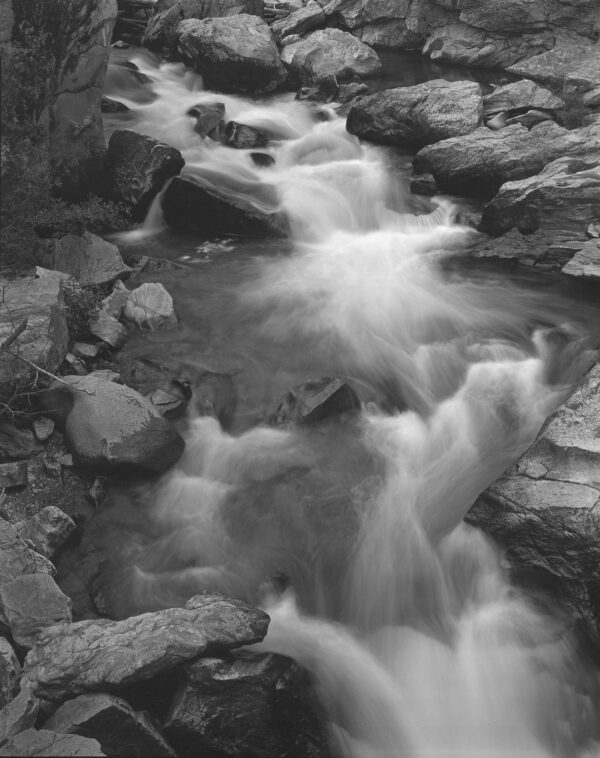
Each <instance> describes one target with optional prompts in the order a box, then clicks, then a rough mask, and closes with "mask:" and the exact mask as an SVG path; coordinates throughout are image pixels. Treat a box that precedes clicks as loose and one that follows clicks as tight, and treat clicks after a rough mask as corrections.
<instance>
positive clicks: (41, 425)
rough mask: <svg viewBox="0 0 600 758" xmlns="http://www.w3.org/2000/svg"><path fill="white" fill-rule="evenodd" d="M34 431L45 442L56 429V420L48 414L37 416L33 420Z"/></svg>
mask: <svg viewBox="0 0 600 758" xmlns="http://www.w3.org/2000/svg"><path fill="white" fill-rule="evenodd" d="M33 431H34V432H35V436H36V437H37V439H38V440H40V442H45V441H46V440H47V439H48V438H49V437H51V436H52V432H53V431H54V421H52V419H51V418H48V417H47V416H41V417H40V418H36V420H35V421H34V422H33Z"/></svg>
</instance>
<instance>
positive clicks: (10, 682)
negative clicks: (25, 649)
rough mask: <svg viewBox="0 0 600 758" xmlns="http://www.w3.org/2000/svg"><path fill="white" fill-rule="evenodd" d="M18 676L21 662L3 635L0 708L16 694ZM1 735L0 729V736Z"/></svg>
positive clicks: (0, 642)
mask: <svg viewBox="0 0 600 758" xmlns="http://www.w3.org/2000/svg"><path fill="white" fill-rule="evenodd" d="M20 676H21V664H20V663H19V659H18V658H17V655H16V653H15V651H14V650H13V647H12V645H11V644H10V642H9V641H8V640H7V639H6V638H5V637H0V708H4V706H5V705H6V704H7V703H8V702H10V701H11V700H12V699H13V698H14V697H15V696H16V694H17V692H18V691H19V677H20ZM1 720H2V717H1V716H0V721H1ZM1 735H2V732H1V731H0V737H1ZM0 741H1V740H0Z"/></svg>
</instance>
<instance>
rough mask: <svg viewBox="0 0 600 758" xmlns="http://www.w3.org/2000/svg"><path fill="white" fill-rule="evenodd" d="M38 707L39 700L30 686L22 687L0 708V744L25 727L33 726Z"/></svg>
mask: <svg viewBox="0 0 600 758" xmlns="http://www.w3.org/2000/svg"><path fill="white" fill-rule="evenodd" d="M17 689H18V688H17ZM39 709H40V701H39V700H38V699H37V698H36V697H35V695H33V693H32V692H31V688H30V687H23V688H22V689H21V690H20V691H19V692H18V694H16V696H15V697H14V698H13V699H12V700H10V701H9V702H8V703H7V704H6V705H5V706H4V707H3V708H2V710H0V745H2V744H3V743H4V742H5V741H6V740H9V739H10V738H11V737H14V736H15V735H17V734H19V733H20V732H22V731H24V730H25V729H29V728H31V727H33V726H35V722H36V720H37V717H38V712H39Z"/></svg>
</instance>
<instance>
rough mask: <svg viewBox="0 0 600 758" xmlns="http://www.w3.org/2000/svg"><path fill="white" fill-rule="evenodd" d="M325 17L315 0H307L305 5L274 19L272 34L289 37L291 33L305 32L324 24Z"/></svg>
mask: <svg viewBox="0 0 600 758" xmlns="http://www.w3.org/2000/svg"><path fill="white" fill-rule="evenodd" d="M326 21H327V17H326V16H325V14H324V13H323V9H322V8H321V6H320V5H319V3H318V2H315V0H308V2H307V3H306V5H304V6H302V8H298V10H295V11H293V12H292V13H290V15H289V16H286V17H285V18H282V19H280V20H278V21H275V23H274V24H272V25H271V29H272V30H273V34H274V35H275V36H276V37H277V39H283V38H284V37H289V36H290V35H291V34H306V32H312V31H313V29H318V28H319V27H321V26H325V23H326Z"/></svg>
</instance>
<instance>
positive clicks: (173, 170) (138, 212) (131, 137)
mask: <svg viewBox="0 0 600 758" xmlns="http://www.w3.org/2000/svg"><path fill="white" fill-rule="evenodd" d="M184 164H185V161H184V160H183V156H182V155H181V153H180V152H179V150H176V149H175V148H174V147H171V146H170V145H166V144H165V143H164V142H159V141H158V140H155V139H153V138H152V137H148V136H146V135H145V134H138V133H137V132H134V131H132V130H131V129H118V130H117V131H115V132H113V133H112V136H111V138H110V140H109V142H108V152H107V155H106V165H107V171H108V181H109V185H110V191H111V193H112V195H113V197H114V198H115V199H117V200H122V201H123V202H125V203H127V204H128V205H130V206H131V207H132V209H133V212H134V214H135V216H136V217H137V218H142V217H143V216H144V215H145V213H146V211H147V210H148V208H149V206H150V203H151V201H152V199H153V198H154V197H155V195H157V194H158V193H159V192H160V190H161V189H162V188H163V186H164V185H165V182H166V181H167V180H168V179H171V177H173V176H177V174H179V172H180V171H181V169H182V168H183V166H184Z"/></svg>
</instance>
